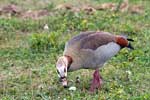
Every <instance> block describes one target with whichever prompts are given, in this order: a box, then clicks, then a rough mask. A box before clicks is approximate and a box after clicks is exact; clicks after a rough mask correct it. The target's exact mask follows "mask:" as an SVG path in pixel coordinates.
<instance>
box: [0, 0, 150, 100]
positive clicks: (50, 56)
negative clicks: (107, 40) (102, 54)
mask: <svg viewBox="0 0 150 100" xmlns="http://www.w3.org/2000/svg"><path fill="white" fill-rule="evenodd" d="M10 1H11V2H16V4H18V5H23V8H27V4H28V3H27V2H23V1H19V0H16V1H15V0H10ZM10 1H9V0H1V1H0V2H4V3H6V4H8V3H10ZM33 1H35V0H33ZM104 1H105V0H103V1H101V0H95V1H93V2H92V1H90V0H87V1H82V2H86V3H91V4H96V3H98V2H101V3H102V2H104ZM106 1H107V2H109V1H111V0H106ZM112 1H113V2H115V1H116V0H112ZM40 2H41V1H40ZM53 2H54V1H53ZM62 2H63V1H60V3H62ZM66 2H71V0H66ZM73 2H75V1H73ZM131 3H133V4H142V5H143V6H144V8H145V12H144V13H143V14H131V13H130V12H124V13H121V12H117V13H115V12H112V11H96V12H95V13H94V14H93V15H87V14H86V13H84V12H79V13H77V14H74V13H72V12H69V11H53V12H52V13H53V14H52V15H51V16H47V17H44V18H43V19H40V20H32V19H27V20H22V19H20V18H16V17H15V16H14V17H12V18H11V19H8V18H1V17H0V99H1V100H31V99H33V100H41V99H42V100H63V99H64V100H65V99H67V100H105V99H107V100H127V99H129V100H148V99H149V98H150V85H149V84H150V53H149V52H150V43H149V41H150V28H149V27H150V8H149V4H150V1H148V0H145V1H140V0H133V1H132V2H131ZM29 4H30V3H29ZM31 4H32V3H31ZM37 4H38V2H37ZM54 4H55V5H57V4H59V3H58V2H54ZM29 7H31V9H40V7H41V8H43V7H42V6H40V7H39V8H38V7H37V8H36V7H33V6H31V5H30V6H29ZM32 7H33V8H32ZM45 7H47V5H45ZM45 24H48V26H49V30H44V29H43V27H44V25H45ZM87 30H95V31H97V30H102V31H108V32H111V33H113V34H125V35H128V37H130V38H133V39H134V40H135V42H133V43H132V44H133V46H134V48H135V50H128V49H123V50H121V51H120V53H119V54H118V55H116V56H115V57H113V58H112V59H111V60H110V61H109V62H108V63H107V64H106V65H105V66H104V67H103V68H102V69H101V70H100V73H101V75H102V76H103V80H104V84H103V86H102V89H101V90H99V91H98V92H97V93H95V94H89V93H88V88H89V82H90V80H91V78H92V75H91V74H92V73H93V71H92V70H79V71H75V72H72V73H68V79H69V80H70V81H71V80H72V81H73V82H69V85H70V86H76V87H77V90H76V91H69V90H68V89H64V88H63V87H62V86H61V85H60V84H59V82H58V77H57V73H56V69H55V63H56V60H57V58H58V57H59V56H61V55H62V53H63V48H64V45H65V42H66V41H67V40H68V39H69V38H71V37H72V36H74V35H75V34H78V33H79V32H81V31H87ZM39 34H44V38H45V36H48V35H50V42H52V46H50V48H49V49H48V50H45V47H42V48H40V50H39V51H38V50H36V52H34V49H36V48H32V46H33V45H32V44H34V43H35V42H36V41H43V40H42V38H43V36H41V37H40V36H39V40H34V39H33V37H34V35H35V36H36V35H37V36H38V35H39ZM51 34H53V36H51ZM53 41H54V43H53ZM42 43H43V42H42ZM46 43H47V42H46ZM36 45H37V46H39V45H38V44H36ZM42 45H45V42H44V43H43V44H42ZM45 46H47V45H45ZM40 47H41V46H40ZM43 48H44V49H43ZM76 76H79V77H80V78H81V84H80V85H78V84H75V78H76Z"/></svg>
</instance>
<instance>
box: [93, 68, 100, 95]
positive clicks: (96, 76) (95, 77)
mask: <svg viewBox="0 0 150 100" xmlns="http://www.w3.org/2000/svg"><path fill="white" fill-rule="evenodd" d="M101 85H102V77H101V76H100V74H99V69H96V70H95V72H94V74H93V80H92V84H91V87H90V92H94V91H95V89H97V88H98V89H99V88H100V87H101Z"/></svg>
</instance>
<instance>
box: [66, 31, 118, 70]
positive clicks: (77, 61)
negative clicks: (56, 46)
mask: <svg viewBox="0 0 150 100" xmlns="http://www.w3.org/2000/svg"><path fill="white" fill-rule="evenodd" d="M120 49H121V47H120V45H119V44H117V43H116V41H115V36H114V35H112V34H110V33H107V32H87V33H86V32H85V33H81V34H79V35H77V36H75V37H73V38H72V39H71V40H69V41H68V42H67V43H66V46H65V50H64V55H67V56H70V57H72V59H73V63H72V64H71V66H70V68H69V69H68V71H74V70H78V69H96V68H99V67H102V66H103V64H104V63H105V62H106V61H107V60H109V59H110V58H111V57H113V56H114V55H116V54H117V53H118V52H119V51H120Z"/></svg>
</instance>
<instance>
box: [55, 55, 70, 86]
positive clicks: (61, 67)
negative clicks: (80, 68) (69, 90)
mask: <svg viewBox="0 0 150 100" xmlns="http://www.w3.org/2000/svg"><path fill="white" fill-rule="evenodd" d="M70 59H71V58H70V57H69V56H62V57H59V58H58V60H57V63H56V69H57V73H58V77H59V79H60V82H61V83H62V85H63V86H64V87H67V70H68V68H69V65H70V63H71V60H70Z"/></svg>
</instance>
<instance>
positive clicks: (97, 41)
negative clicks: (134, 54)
mask: <svg viewBox="0 0 150 100" xmlns="http://www.w3.org/2000/svg"><path fill="white" fill-rule="evenodd" d="M129 41H133V40H132V39H127V38H126V37H124V36H120V35H112V34H111V33H108V32H82V33H80V34H79V35H77V36H75V37H73V38H72V39H70V40H69V41H68V42H67V43H66V45H65V50H64V53H63V56H62V57H59V58H58V61H57V63H56V68H57V73H58V76H59V77H60V80H61V82H62V85H63V86H64V87H66V86H67V72H68V71H75V70H79V69H94V70H95V72H94V74H93V80H92V84H91V87H90V91H94V90H95V89H96V88H100V87H101V84H102V78H101V76H100V74H99V68H100V67H102V66H103V65H104V63H105V62H106V61H107V60H109V59H110V58H111V57H113V56H114V55H116V54H117V53H118V52H119V51H120V50H121V49H122V48H124V47H128V48H130V49H133V47H132V46H131V44H130V43H129Z"/></svg>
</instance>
